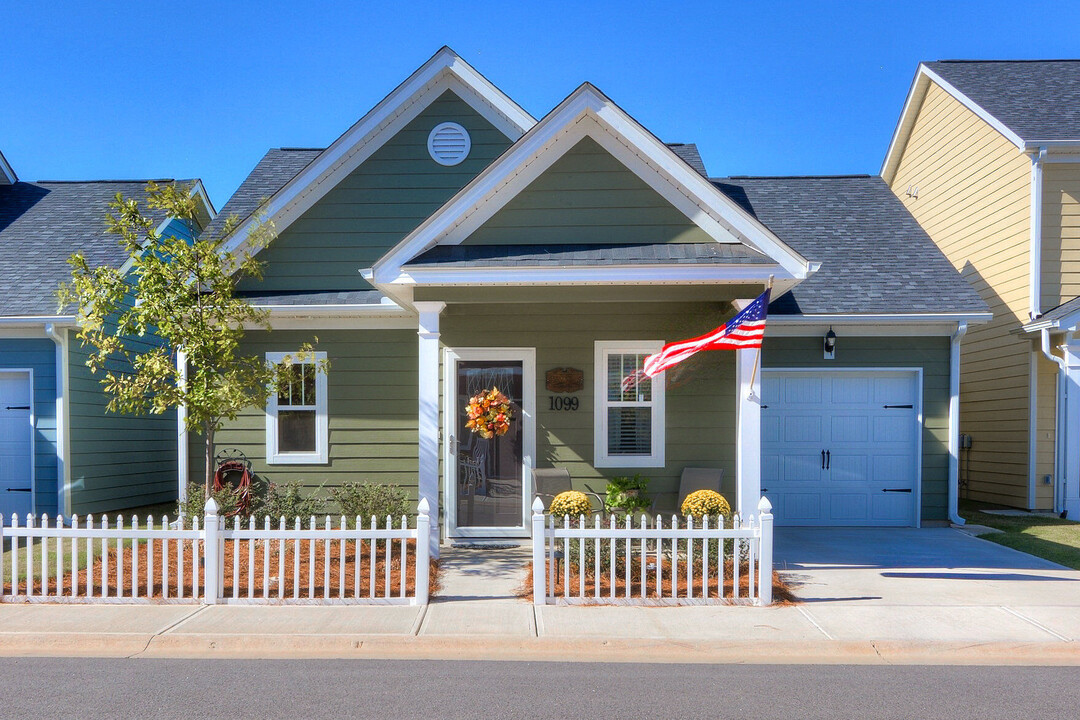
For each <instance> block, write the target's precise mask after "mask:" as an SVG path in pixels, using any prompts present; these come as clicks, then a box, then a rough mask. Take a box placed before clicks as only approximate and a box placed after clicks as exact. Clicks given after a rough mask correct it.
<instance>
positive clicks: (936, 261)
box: [712, 175, 987, 315]
mask: <svg viewBox="0 0 1080 720" xmlns="http://www.w3.org/2000/svg"><path fill="white" fill-rule="evenodd" d="M712 182H713V184H714V185H716V187H718V188H719V189H720V190H721V192H723V193H724V194H726V195H727V196H728V197H730V198H731V199H732V200H734V201H735V202H737V203H739V204H740V205H741V206H742V207H743V208H745V209H746V210H747V211H748V212H750V213H751V214H753V215H754V216H755V217H756V218H757V219H758V220H760V221H761V222H762V223H764V224H765V225H766V226H767V227H768V228H769V229H770V230H772V231H773V232H774V233H776V235H777V236H779V237H780V239H781V240H783V241H784V242H785V243H787V244H788V245H789V246H791V247H792V248H793V249H794V250H795V251H796V252H798V253H799V254H801V255H802V256H803V257H805V258H807V259H808V260H810V261H814V262H820V263H821V268H820V269H819V270H818V271H817V272H816V273H814V274H813V275H811V276H810V277H809V278H808V279H807V280H804V281H803V282H802V283H800V284H799V285H797V286H796V287H795V288H794V289H793V290H791V291H789V292H787V293H785V294H783V295H781V296H780V297H778V298H776V299H775V300H774V301H773V302H772V304H771V306H770V308H769V312H770V313H774V314H784V315H793V314H871V313H890V314H891V313H982V312H987V307H986V304H985V303H984V302H983V301H982V299H981V298H980V297H979V295H978V294H977V293H976V292H975V290H974V289H972V287H971V286H970V285H969V284H968V282H967V281H966V280H964V279H963V278H962V277H961V276H960V274H959V273H958V272H957V271H956V270H955V269H954V268H953V266H952V264H951V263H950V262H949V261H948V260H947V259H946V258H945V256H944V255H943V254H942V253H941V251H940V250H939V249H938V247H937V246H936V245H935V244H934V242H933V241H932V240H931V239H930V237H929V236H928V235H927V234H926V232H925V231H924V230H923V229H922V228H921V227H920V226H919V224H918V223H917V222H916V221H915V218H913V217H912V216H911V213H909V212H908V211H907V208H905V207H904V205H903V203H901V202H900V200H899V199H898V198H897V197H896V196H895V195H893V193H892V191H891V190H889V187H888V186H887V185H886V184H885V182H884V181H883V180H882V179H881V178H879V177H871V176H869V175H850V176H829V177H732V178H717V179H714V180H713V181H712Z"/></svg>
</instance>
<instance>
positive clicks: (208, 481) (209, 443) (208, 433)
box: [203, 423, 214, 500]
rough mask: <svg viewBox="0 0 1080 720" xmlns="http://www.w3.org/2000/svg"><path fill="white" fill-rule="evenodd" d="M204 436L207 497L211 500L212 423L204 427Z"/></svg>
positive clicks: (212, 471)
mask: <svg viewBox="0 0 1080 720" xmlns="http://www.w3.org/2000/svg"><path fill="white" fill-rule="evenodd" d="M203 436H204V437H205V438H206V467H205V470H206V477H205V479H204V482H205V489H206V495H205V496H204V497H206V499H207V500H209V499H210V491H211V489H212V488H213V485H214V426H213V424H212V423H205V424H204V425H203Z"/></svg>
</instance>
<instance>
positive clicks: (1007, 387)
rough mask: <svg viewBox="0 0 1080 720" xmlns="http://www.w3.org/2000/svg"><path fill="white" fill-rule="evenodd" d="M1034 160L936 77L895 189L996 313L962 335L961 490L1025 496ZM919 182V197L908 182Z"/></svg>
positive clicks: (1013, 498) (1010, 499)
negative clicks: (964, 479)
mask: <svg viewBox="0 0 1080 720" xmlns="http://www.w3.org/2000/svg"><path fill="white" fill-rule="evenodd" d="M1029 165H1030V163H1029V161H1028V160H1027V158H1026V157H1025V156H1024V155H1022V154H1021V153H1020V151H1019V150H1018V149H1017V148H1016V146H1014V145H1013V144H1012V143H1010V142H1009V141H1008V140H1006V139H1005V138H1004V137H1002V136H1001V135H1000V134H999V133H998V132H997V131H995V130H994V129H993V128H991V127H990V126H989V125H987V124H986V123H984V122H983V121H982V120H980V119H979V118H978V117H977V116H976V115H975V114H974V113H972V112H971V111H970V110H968V109H967V108H965V107H964V106H962V105H961V104H960V103H959V102H957V101H956V100H955V99H953V98H952V97H951V96H950V95H949V94H948V93H946V92H945V91H944V90H942V89H941V88H940V87H938V86H937V85H935V84H933V83H931V84H930V87H929V89H928V91H927V95H926V98H925V100H924V102H923V104H922V107H921V108H920V110H919V115H918V118H917V119H916V121H915V124H914V126H913V128H912V131H911V136H910V138H909V140H908V143H907V146H906V147H905V149H904V153H903V156H902V157H901V159H900V163H899V166H898V168H897V172H896V175H895V177H894V178H893V181H892V189H893V192H895V193H896V194H897V196H899V198H900V199H901V200H902V201H903V202H904V204H905V205H907V208H908V210H910V211H911V213H912V214H913V215H914V216H915V219H916V220H918V221H919V223H920V224H921V225H922V226H923V228H924V229H925V230H926V232H927V233H928V234H929V235H930V237H932V238H933V239H934V241H935V242H936V243H937V244H938V246H939V247H941V249H942V251H944V253H945V255H946V256H947V257H948V258H949V260H950V261H951V262H952V263H953V265H954V266H955V267H956V268H957V269H958V270H959V271H960V272H961V273H962V274H963V276H964V277H965V278H966V279H967V280H968V281H969V282H970V283H971V284H972V285H973V286H974V287H975V288H976V290H978V291H979V294H980V295H982V298H983V300H985V301H986V303H987V305H989V306H990V309H991V310H992V311H993V313H994V319H993V321H991V322H990V323H989V324H987V325H978V326H974V327H972V328H970V329H969V331H968V334H967V337H966V338H965V340H964V343H963V348H962V351H963V356H962V357H963V359H962V365H961V367H962V372H961V385H960V431H961V432H963V433H967V434H969V435H971V436H972V438H973V444H972V450H971V463H970V483H969V485H968V490H967V492H966V493H965V497H970V498H972V499H977V500H985V501H989V502H998V503H1003V504H1008V505H1017V506H1026V505H1027V504H1028V491H1027V488H1028V474H1029V473H1028V446H1029V437H1028V429H1029V414H1028V402H1029V397H1030V384H1031V383H1030V377H1031V368H1030V357H1029V352H1030V347H1031V346H1030V343H1029V342H1028V341H1027V340H1026V339H1024V338H1022V337H1021V336H1020V335H1018V332H1017V331H1018V330H1019V327H1020V324H1021V322H1023V321H1025V320H1026V319H1027V311H1028V300H1029V298H1028V233H1029V227H1030V226H1029V183H1030V169H1029ZM909 187H918V197H917V198H912V197H908V195H907V189H908V188H909Z"/></svg>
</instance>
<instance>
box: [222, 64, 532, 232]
mask: <svg viewBox="0 0 1080 720" xmlns="http://www.w3.org/2000/svg"><path fill="white" fill-rule="evenodd" d="M446 90H453V91H455V92H456V93H458V94H459V95H460V96H461V97H462V99H463V100H465V101H466V102H468V103H469V105H470V106H471V107H472V108H473V109H474V110H476V111H477V112H478V113H480V114H481V115H482V116H483V117H484V118H485V119H486V120H488V121H489V122H490V123H491V124H492V125H494V126H495V127H496V128H498V129H499V130H500V131H502V132H503V133H504V134H506V136H507V137H509V138H510V140H511V141H516V140H518V138H520V137H521V136H522V135H523V134H524V133H525V132H527V131H528V130H529V129H530V128H532V127H533V126H534V125H535V124H536V120H535V119H534V118H533V117H532V116H531V115H529V113H527V112H525V110H523V109H522V108H521V106H519V105H518V104H517V103H515V102H514V101H513V100H511V99H510V97H509V96H507V95H506V94H505V93H503V92H502V91H501V90H499V89H498V88H496V87H495V86H494V85H493V84H492V83H491V82H490V81H488V80H487V79H486V78H484V76H483V75H481V74H480V73H478V72H477V71H476V70H475V69H474V68H473V67H472V66H471V65H469V64H468V63H467V62H465V61H464V60H462V59H461V58H460V57H458V56H457V54H456V53H454V51H453V50H450V49H449V48H446V47H444V48H442V49H441V50H439V52H437V53H435V55H434V56H433V57H432V58H431V59H430V60H428V61H427V62H426V63H424V65H422V66H421V67H420V68H419V69H418V70H417V71H416V72H414V73H413V74H412V75H410V76H409V77H408V78H407V79H406V80H405V81H404V82H403V83H401V84H400V85H398V86H397V87H396V88H395V89H394V90H393V91H392V92H391V93H390V94H389V95H387V96H386V97H385V98H383V99H382V100H381V101H380V102H379V104H378V105H376V106H375V107H374V108H372V109H371V111H369V112H368V113H367V114H366V115H364V117H362V118H360V120H358V121H357V122H356V123H355V124H354V125H353V126H352V127H351V128H349V129H348V130H346V131H345V133H343V134H342V135H341V137H339V138H338V139H337V140H335V141H334V142H333V144H331V145H330V147H328V148H326V149H325V150H323V151H322V152H321V153H320V154H319V155H318V156H317V157H316V158H315V159H314V160H312V161H311V162H310V163H308V165H307V167H305V168H304V169H303V170H301V171H300V172H299V173H298V174H297V175H296V176H295V177H294V178H293V179H292V180H290V181H289V182H287V183H285V185H284V186H283V187H282V188H281V189H280V190H278V191H277V192H276V193H274V195H273V196H272V197H271V198H270V199H269V201H268V202H267V204H266V207H265V208H264V209H263V214H265V216H266V218H267V219H268V220H270V221H272V222H273V223H274V226H275V228H276V230H277V232H281V231H283V230H284V229H285V228H287V227H288V226H289V225H290V224H291V223H292V222H293V221H294V220H296V219H297V218H298V217H300V216H301V215H302V214H303V213H304V212H306V211H307V210H308V209H309V208H310V207H311V206H312V205H314V204H315V203H316V202H318V201H319V200H320V199H321V198H322V197H323V196H325V195H326V193H328V192H329V191H330V190H332V189H333V188H334V187H336V186H337V185H338V183H339V182H341V180H343V179H344V178H345V177H346V176H348V175H349V173H351V172H352V171H353V170H355V169H356V168H358V167H359V166H360V165H361V163H363V162H364V161H365V160H366V159H367V158H369V157H370V156H371V155H372V154H373V153H374V152H375V151H376V150H378V149H379V148H380V147H382V146H383V145H384V144H385V143H386V142H387V141H388V140H390V138H392V137H393V136H394V135H396V134H397V133H398V131H399V130H401V128H403V127H405V125H407V124H408V123H409V122H411V121H412V120H413V119H414V118H416V116H417V115H419V114H420V113H421V112H423V111H424V109H425V108H427V106H428V105H430V104H431V103H432V101H434V100H435V99H436V98H438V97H439V96H440V95H442V94H443V93H444V92H445V91H446ZM255 221H256V218H255V216H252V217H249V218H247V219H246V220H244V221H243V222H242V223H241V224H240V226H239V227H237V228H236V230H235V231H234V233H233V235H232V237H231V238H230V239H229V240H228V241H227V242H226V244H225V249H226V250H227V251H228V252H235V251H236V250H237V249H239V248H240V247H242V246H243V245H244V243H245V242H246V240H247V236H248V233H249V232H250V230H251V227H252V225H253V224H254V223H255Z"/></svg>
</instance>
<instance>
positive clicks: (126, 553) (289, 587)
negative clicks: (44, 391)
mask: <svg viewBox="0 0 1080 720" xmlns="http://www.w3.org/2000/svg"><path fill="white" fill-rule="evenodd" d="M79 542H85V541H83V540H79ZM95 542H100V541H95ZM165 542H166V541H162V540H156V541H154V542H153V543H152V545H153V560H154V562H153V565H154V593H153V599H156V600H163V599H164V595H163V593H162V561H163V548H162V545H163V544H164V543H165ZM167 542H168V545H169V548H168V549H169V556H168V561H169V592H168V598H169V599H170V600H172V599H175V598H177V597H181V595H180V589H181V588H180V585H179V582H180V580H181V579H182V583H183V593H182V597H184V598H191V596H192V589H193V588H192V541H191V540H184V541H178V540H169V541H167ZM178 542H182V543H183V550H184V563H183V566H182V576H181V577H178V573H177V543H178ZM197 542H198V544H199V554H200V557H201V556H202V555H203V552H204V550H203V548H202V546H203V542H202V541H197ZM249 542H252V543H253V544H254V550H255V553H254V565H253V566H252V568H251V569H252V570H253V572H252V573H251V575H252V578H251V579H252V581H253V583H254V591H253V596H254V597H255V598H261V597H262V594H263V579H264V578H263V575H264V571H263V563H264V558H265V543H268V544H269V546H270V553H269V558H270V562H269V573H268V574H269V590H270V593H269V595H270V597H269V601H271V602H273V601H275V600H277V599H278V596H279V586H278V582H279V580H278V569H279V567H280V565H279V552H280V549H279V548H280V544H279V541H277V540H269V541H262V540H256V541H248V540H225V541H224V543H223V544H224V546H225V568H224V577H223V581H224V582H223V587H222V597H224V598H231V597H232V596H233V544H234V543H239V544H240V547H239V554H238V558H237V559H238V563H237V568H236V569H237V572H238V581H239V582H238V585H239V587H238V596H239V597H241V598H246V597H247V596H248V584H247V582H246V579H247V578H248V574H249V573H248V571H249V567H248V544H249ZM312 542H314V544H315V547H314V548H312V547H311V543H312ZM327 542H328V541H326V540H314V541H310V540H300V541H299V555H300V572H299V573H298V574H296V577H295V578H294V567H295V565H294V562H295V557H294V552H295V547H296V544H297V543H296V542H295V541H292V540H287V541H285V542H284V549H285V557H284V582H285V587H284V589H283V590H282V591H281V595H282V596H283V598H284V599H286V600H291V599H292V597H293V591H294V585H298V586H299V587H298V588H297V590H298V596H299V598H301V599H306V598H308V597H309V580H310V579H311V577H310V573H311V572H312V571H314V582H313V583H312V585H311V588H310V597H312V598H315V599H322V598H323V597H324V594H326V592H325V591H326V589H327V586H326V584H325V583H324V580H325V570H326V560H327V554H326V549H325V546H326V544H327ZM377 542H378V545H377V546H376V553H375V554H376V557H375V592H374V594H372V592H371V584H370V583H371V555H370V547H369V544H368V542H367V541H363V542H361V543H359V546H360V568H359V571H360V574H359V579H360V582H359V586H357V585H356V584H355V579H356V574H355V573H356V570H357V567H356V562H357V558H356V547H357V543H354V542H346V543H345V549H344V550H345V585H344V591H343V592H342V591H341V584H340V580H341V574H340V568H341V564H340V558H341V543H340V542H339V541H333V540H332V541H329V544H330V549H329V550H330V552H329V563H330V578H329V579H330V583H329V593H328V594H329V597H330V598H331V599H337V598H338V597H339V594H340V596H342V597H344V598H345V599H346V600H350V599H357V598H366V599H370V598H372V597H374V599H375V600H378V599H380V598H387V597H390V598H397V597H401V585H400V583H401V541H400V540H395V541H392V547H391V552H390V560H389V567H390V592H389V594H388V593H387V592H386V569H387V557H386V545H385V544H384V542H381V541H377ZM407 543H408V546H407V548H406V559H405V564H406V570H405V572H406V576H405V580H406V582H405V597H411V596H413V595H414V594H415V592H416V541H415V540H408V541H407ZM312 549H313V550H314V563H312V562H311V555H310V553H311V551H312ZM122 551H123V568H124V572H123V574H124V587H123V596H124V597H131V596H132V591H131V575H132V562H133V559H134V550H133V548H132V546H131V545H125V546H124V547H123V548H122ZM148 552H150V550H149V548H148V546H147V543H146V542H145V541H143V542H140V543H139V546H138V560H139V570H138V573H139V574H138V584H139V597H140V598H146V597H147V593H146V590H147V582H148V578H147V559H148ZM22 557H25V556H23V555H22V554H21V553H20V559H21V558H22ZM117 558H118V556H117V549H116V546H115V542H110V543H109V549H108V567H107V571H106V580H107V585H108V592H107V593H106V595H107V596H108V597H120V594H121V593H120V588H119V584H118V579H117V569H118V568H117V565H118V563H117ZM37 560H38V558H36V557H35V564H36V561H37ZM69 563H70V561H68V562H66V563H65V565H66V567H65V568H64V570H65V572H64V588H63V592H62V593H61V594H62V595H63V596H67V597H72V590H71V570H70V564H69ZM102 565H103V562H102V557H100V556H98V557H97V558H96V560H95V562H94V564H93V565H92V566H91V567H89V568H83V569H82V570H80V571H79V573H78V585H77V593H76V594H75V595H74V596H75V597H87V596H88V595H87V588H88V583H89V581H90V579H91V578H92V579H93V597H102V590H101V580H102ZM198 570H199V572H198V587H199V589H200V591H201V590H202V589H203V588H205V582H206V580H205V568H203V567H199V569H198ZM428 577H429V581H428V582H429V586H428V587H429V593H430V595H432V596H434V595H435V594H436V593H437V592H438V590H439V562H438V560H435V559H432V560H431V565H430V572H429V575H428ZM294 580H295V581H298V582H294ZM31 583H32V588H33V593H34V594H35V595H41V594H43V588H42V580H41V579H40V578H33V579H31ZM48 584H49V591H50V592H51V593H53V594H54V595H55V594H56V592H57V582H56V568H55V567H50V568H49V579H48ZM3 588H4V594H6V595H12V594H17V595H26V594H27V589H28V588H27V582H26V580H25V579H24V580H22V581H20V582H19V584H18V592H17V593H12V592H11V581H10V578H8V581H7V583H6V584H5V585H3Z"/></svg>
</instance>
